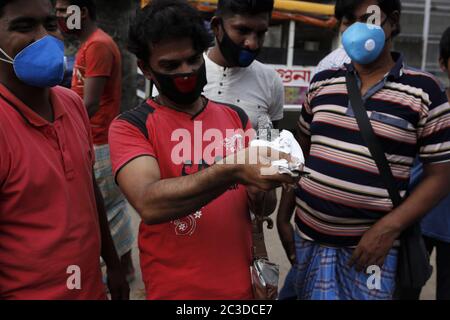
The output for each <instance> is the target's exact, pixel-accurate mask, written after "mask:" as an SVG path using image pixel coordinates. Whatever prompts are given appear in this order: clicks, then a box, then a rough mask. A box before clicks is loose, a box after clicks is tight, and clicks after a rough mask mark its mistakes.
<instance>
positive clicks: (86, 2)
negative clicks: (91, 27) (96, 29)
mask: <svg viewBox="0 0 450 320" xmlns="http://www.w3.org/2000/svg"><path fill="white" fill-rule="evenodd" d="M69 2H70V4H71V5H74V6H78V7H79V8H80V9H83V8H87V9H88V11H89V17H90V18H91V20H92V21H96V20H97V6H96V5H95V3H94V1H93V0H69Z"/></svg>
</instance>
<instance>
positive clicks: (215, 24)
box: [211, 16, 222, 38]
mask: <svg viewBox="0 0 450 320" xmlns="http://www.w3.org/2000/svg"><path fill="white" fill-rule="evenodd" d="M221 19H222V18H220V17H218V16H214V17H212V19H211V30H212V31H213V32H214V36H215V37H216V38H219V37H220V33H221V32H220V21H221Z"/></svg>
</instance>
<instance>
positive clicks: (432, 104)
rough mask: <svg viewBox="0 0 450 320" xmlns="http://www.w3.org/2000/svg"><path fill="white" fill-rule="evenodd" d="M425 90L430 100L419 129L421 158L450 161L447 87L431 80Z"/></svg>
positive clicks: (449, 107) (449, 116) (428, 161)
mask: <svg viewBox="0 0 450 320" xmlns="http://www.w3.org/2000/svg"><path fill="white" fill-rule="evenodd" d="M424 90H425V92H427V93H428V97H429V101H426V103H427V104H428V112H426V113H425V116H424V117H423V118H422V119H421V120H420V122H419V125H418V130H417V135H418V143H419V157H420V160H421V161H422V163H424V164H431V163H438V162H447V161H450V105H449V103H448V99H447V95H446V93H445V89H444V88H443V86H440V85H439V83H438V82H437V80H435V81H431V80H430V81H429V84H428V85H427V87H426V88H424Z"/></svg>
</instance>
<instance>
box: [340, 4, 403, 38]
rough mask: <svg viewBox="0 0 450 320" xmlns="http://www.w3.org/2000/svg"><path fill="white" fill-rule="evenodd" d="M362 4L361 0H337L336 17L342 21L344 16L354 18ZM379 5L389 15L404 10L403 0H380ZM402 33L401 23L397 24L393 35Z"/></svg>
mask: <svg viewBox="0 0 450 320" xmlns="http://www.w3.org/2000/svg"><path fill="white" fill-rule="evenodd" d="M360 4H361V0H337V1H336V7H335V13H334V15H335V17H336V18H337V19H338V20H339V21H341V20H342V19H343V18H344V17H345V18H348V19H349V20H354V19H355V16H354V12H355V10H356V9H357V8H358V6H359V5H360ZM378 6H379V7H380V9H381V11H383V12H384V13H385V14H386V15H387V16H388V17H391V15H392V14H393V13H394V12H395V11H398V12H399V13H401V12H402V4H401V0H378ZM399 33H400V23H399V24H398V25H397V29H396V30H395V31H394V32H393V33H392V36H393V37H395V36H396V35H398V34H399Z"/></svg>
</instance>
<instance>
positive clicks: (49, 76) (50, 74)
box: [0, 35, 65, 88]
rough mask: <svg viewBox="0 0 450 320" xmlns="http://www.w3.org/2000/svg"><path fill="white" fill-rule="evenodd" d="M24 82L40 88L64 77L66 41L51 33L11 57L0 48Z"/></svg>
mask: <svg viewBox="0 0 450 320" xmlns="http://www.w3.org/2000/svg"><path fill="white" fill-rule="evenodd" d="M0 52H1V53H2V54H3V55H4V56H5V57H6V59H3V58H0V60H1V61H4V62H7V63H10V64H12V65H13V67H14V72H15V74H16V76H17V78H19V79H20V80H21V81H22V82H24V83H26V84H28V85H30V86H32V87H38V88H49V87H54V86H56V85H58V84H60V83H61V81H62V80H63V78H64V69H65V63H64V43H63V42H62V41H61V40H59V39H57V38H55V37H53V36H50V35H47V36H45V37H43V38H42V39H39V40H37V41H35V42H33V43H32V44H30V45H29V46H27V47H25V48H24V49H23V50H22V51H20V52H19V53H18V54H17V55H16V56H15V58H14V59H13V58H11V57H10V56H9V55H8V54H6V52H5V51H3V50H2V49H1V48H0Z"/></svg>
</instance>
